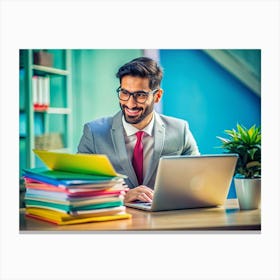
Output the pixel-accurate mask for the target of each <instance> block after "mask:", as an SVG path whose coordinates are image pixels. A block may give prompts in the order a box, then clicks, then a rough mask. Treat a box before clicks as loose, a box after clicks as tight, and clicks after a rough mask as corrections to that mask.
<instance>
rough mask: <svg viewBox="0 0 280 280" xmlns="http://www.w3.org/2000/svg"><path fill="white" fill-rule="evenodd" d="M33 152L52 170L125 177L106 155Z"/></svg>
mask: <svg viewBox="0 0 280 280" xmlns="http://www.w3.org/2000/svg"><path fill="white" fill-rule="evenodd" d="M33 152H34V153H35V154H36V155H37V156H38V157H39V158H40V159H41V160H42V161H43V162H44V163H45V164H46V166H47V167H48V168H50V169H52V170H60V171H68V172H77V173H84V174H92V175H102V176H119V177H124V178H125V177H126V176H125V175H121V174H118V173H117V172H116V171H115V169H114V167H113V165H112V164H111V162H110V160H109V158H108V157H107V156H106V155H98V154H69V153H58V152H50V151H45V150H33Z"/></svg>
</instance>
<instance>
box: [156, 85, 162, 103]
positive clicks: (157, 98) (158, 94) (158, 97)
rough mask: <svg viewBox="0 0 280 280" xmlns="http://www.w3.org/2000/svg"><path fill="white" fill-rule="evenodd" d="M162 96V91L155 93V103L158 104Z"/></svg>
mask: <svg viewBox="0 0 280 280" xmlns="http://www.w3.org/2000/svg"><path fill="white" fill-rule="evenodd" d="M162 95H163V89H161V88H160V89H159V90H158V91H157V92H156V93H155V99H154V101H155V103H158V102H159V101H160V100H161V97H162Z"/></svg>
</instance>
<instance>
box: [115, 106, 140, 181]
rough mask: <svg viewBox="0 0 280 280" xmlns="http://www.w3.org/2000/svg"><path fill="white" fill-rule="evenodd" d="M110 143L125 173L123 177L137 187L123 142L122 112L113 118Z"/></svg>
mask: <svg viewBox="0 0 280 280" xmlns="http://www.w3.org/2000/svg"><path fill="white" fill-rule="evenodd" d="M111 136H112V141H113V144H114V149H115V152H116V155H117V156H118V159H119V162H120V166H121V167H122V168H123V170H124V171H125V174H124V175H127V176H128V179H129V180H130V181H131V182H132V184H133V185H134V186H137V185H138V181H137V177H136V175H135V172H134V169H133V166H132V163H131V161H130V159H129V158H128V155H127V151H126V147H125V141H124V129H123V125H122V112H121V111H120V112H119V113H117V114H116V115H115V116H114V118H113V123H112V129H111Z"/></svg>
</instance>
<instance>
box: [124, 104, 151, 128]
mask: <svg viewBox="0 0 280 280" xmlns="http://www.w3.org/2000/svg"><path fill="white" fill-rule="evenodd" d="M120 107H121V110H122V112H123V115H124V118H125V121H126V122H127V123H130V124H138V123H140V122H142V121H143V120H144V119H145V118H146V117H147V116H148V115H150V113H151V112H153V110H154V102H152V103H151V104H150V105H147V106H146V108H142V107H137V106H135V107H133V108H131V109H129V108H128V107H127V106H126V105H124V104H123V105H122V104H120ZM127 109H128V110H130V111H133V112H135V113H137V112H138V114H136V115H133V114H132V115H130V114H129V113H128V112H127V111H126V110H127Z"/></svg>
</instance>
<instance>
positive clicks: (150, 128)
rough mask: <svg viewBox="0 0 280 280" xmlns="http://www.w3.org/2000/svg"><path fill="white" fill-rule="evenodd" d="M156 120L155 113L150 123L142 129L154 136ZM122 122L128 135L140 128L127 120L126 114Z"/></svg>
mask: <svg viewBox="0 0 280 280" xmlns="http://www.w3.org/2000/svg"><path fill="white" fill-rule="evenodd" d="M154 121H155V115H154V113H153V117H152V119H151V121H150V123H149V124H148V125H147V126H146V127H144V128H143V129H141V131H144V132H145V133H146V134H148V135H150V136H152V134H153V128H154ZM122 123H123V127H124V130H125V132H126V135H127V136H131V135H134V134H135V133H136V132H138V131H139V129H137V128H136V127H134V126H133V125H132V124H130V123H128V122H126V121H125V118H124V116H122Z"/></svg>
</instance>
